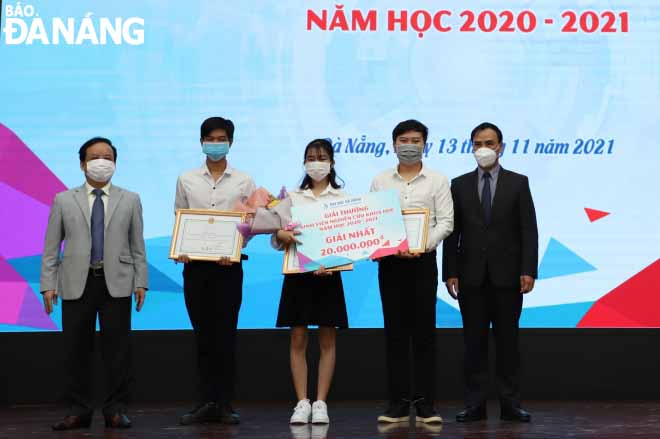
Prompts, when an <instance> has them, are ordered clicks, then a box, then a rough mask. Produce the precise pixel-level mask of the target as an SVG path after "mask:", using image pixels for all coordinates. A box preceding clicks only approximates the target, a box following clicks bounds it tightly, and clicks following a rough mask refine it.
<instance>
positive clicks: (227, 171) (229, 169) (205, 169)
mask: <svg viewBox="0 0 660 439" xmlns="http://www.w3.org/2000/svg"><path fill="white" fill-rule="evenodd" d="M199 170H200V172H201V173H202V175H208V176H209V177H212V176H213V175H212V174H211V171H210V170H209V167H208V166H206V162H204V164H203V165H202V167H201V168H199ZM232 172H233V168H232V167H231V166H229V162H227V167H226V168H225V172H224V174H223V175H231V174H232Z"/></svg>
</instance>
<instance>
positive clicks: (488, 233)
mask: <svg viewBox="0 0 660 439" xmlns="http://www.w3.org/2000/svg"><path fill="white" fill-rule="evenodd" d="M477 183H478V173H477V170H474V171H473V172H470V173H467V174H465V175H461V176H460V177H457V178H455V179H454V180H452V183H451V192H452V197H453V199H454V232H453V233H452V234H451V235H450V236H449V237H448V238H447V239H445V241H444V244H443V252H442V253H443V256H442V278H443V280H444V281H446V280H447V279H448V278H450V277H457V278H458V279H459V287H460V286H461V285H466V286H481V285H482V284H483V282H484V280H485V279H486V278H485V276H486V269H487V270H488V274H489V276H490V281H491V283H492V284H493V285H495V286H501V287H513V286H519V285H520V276H522V275H529V276H532V277H534V278H536V276H537V265H538V230H537V226H536V211H535V210H534V202H533V200H532V194H531V192H530V190H529V181H528V180H527V177H526V176H524V175H520V174H516V173H515V172H511V171H507V170H505V169H503V168H500V173H499V175H498V178H497V186H496V188H495V198H494V199H493V204H492V210H491V223H490V225H486V222H485V219H484V212H483V208H482V207H481V202H480V201H479V192H478V184H477Z"/></svg>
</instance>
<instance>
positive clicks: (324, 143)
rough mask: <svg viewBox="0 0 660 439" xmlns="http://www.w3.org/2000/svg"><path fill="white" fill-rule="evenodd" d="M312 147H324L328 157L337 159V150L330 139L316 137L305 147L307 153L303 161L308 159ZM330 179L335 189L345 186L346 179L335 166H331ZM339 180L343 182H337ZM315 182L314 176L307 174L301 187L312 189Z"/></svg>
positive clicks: (332, 160) (333, 159) (332, 159)
mask: <svg viewBox="0 0 660 439" xmlns="http://www.w3.org/2000/svg"><path fill="white" fill-rule="evenodd" d="M312 148H315V149H322V150H323V151H325V153H326V154H328V157H330V161H331V162H334V161H335V151H334V149H332V143H330V141H329V140H328V139H314V140H312V141H311V142H309V143H308V144H307V147H305V155H304V156H303V161H304V160H307V153H308V152H309V150H310V149H312ZM328 180H329V181H330V186H332V187H333V189H339V188H341V187H343V186H344V180H342V179H341V178H340V177H339V176H338V175H337V172H336V171H335V167H334V166H332V167H331V168H330V175H328ZM337 180H339V181H341V184H339V183H337ZM313 182H314V181H313V180H312V178H311V177H310V176H309V175H307V174H305V177H304V178H303V181H302V183H300V189H303V190H304V189H311V188H312V183H313Z"/></svg>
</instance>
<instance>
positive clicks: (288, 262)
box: [282, 244, 353, 274]
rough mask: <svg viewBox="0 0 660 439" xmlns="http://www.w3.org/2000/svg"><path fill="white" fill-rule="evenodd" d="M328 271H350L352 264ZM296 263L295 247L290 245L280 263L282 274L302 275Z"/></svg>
mask: <svg viewBox="0 0 660 439" xmlns="http://www.w3.org/2000/svg"><path fill="white" fill-rule="evenodd" d="M326 270H328V271H352V270H353V264H346V265H340V266H339V267H332V268H327V269H326ZM303 272H304V270H302V269H301V268H300V265H299V263H298V254H297V253H296V246H295V244H292V245H290V246H288V247H287V248H286V249H285V250H284V262H283V263H282V274H296V273H303Z"/></svg>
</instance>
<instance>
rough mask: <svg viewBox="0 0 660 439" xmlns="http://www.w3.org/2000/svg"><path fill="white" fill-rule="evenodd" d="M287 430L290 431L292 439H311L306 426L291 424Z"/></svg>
mask: <svg viewBox="0 0 660 439" xmlns="http://www.w3.org/2000/svg"><path fill="white" fill-rule="evenodd" d="M289 429H290V430H291V438H292V439H311V437H312V434H311V432H310V431H309V425H307V424H295V425H294V424H291V425H289Z"/></svg>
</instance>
